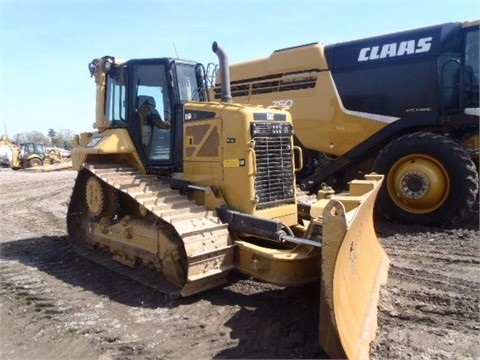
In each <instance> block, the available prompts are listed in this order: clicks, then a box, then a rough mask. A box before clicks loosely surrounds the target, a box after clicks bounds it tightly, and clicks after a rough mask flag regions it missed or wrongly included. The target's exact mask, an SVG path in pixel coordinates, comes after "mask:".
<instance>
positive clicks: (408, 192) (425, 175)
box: [387, 154, 450, 214]
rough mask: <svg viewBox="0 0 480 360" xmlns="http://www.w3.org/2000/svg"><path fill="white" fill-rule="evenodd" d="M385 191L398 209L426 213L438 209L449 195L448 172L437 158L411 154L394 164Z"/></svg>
mask: <svg viewBox="0 0 480 360" xmlns="http://www.w3.org/2000/svg"><path fill="white" fill-rule="evenodd" d="M387 186H388V192H389V195H390V197H391V199H392V200H393V202H394V203H395V204H396V205H397V206H398V207H400V208H401V209H403V210H405V211H408V212H410V213H415V214H425V213H429V212H432V211H434V210H436V209H438V208H439V207H440V206H442V205H443V203H444V202H445V201H446V199H447V197H448V194H449V192H450V181H449V177H448V173H447V171H446V170H445V168H444V167H443V165H442V164H441V163H440V162H438V161H437V160H436V159H434V158H432V157H430V156H427V155H424V154H413V155H409V156H406V157H403V158H401V159H400V160H398V161H397V162H395V163H394V164H393V166H392V168H391V169H390V171H389V174H388V181H387Z"/></svg>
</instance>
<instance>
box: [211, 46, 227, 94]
mask: <svg viewBox="0 0 480 360" xmlns="http://www.w3.org/2000/svg"><path fill="white" fill-rule="evenodd" d="M212 51H213V52H214V53H215V54H216V55H217V56H218V62H219V65H220V71H221V76H222V101H224V102H228V103H230V102H232V92H231V91H230V71H229V67H228V66H229V65H228V58H227V54H226V53H225V51H223V49H222V48H221V47H220V46H218V44H217V42H216V41H214V42H213V44H212Z"/></svg>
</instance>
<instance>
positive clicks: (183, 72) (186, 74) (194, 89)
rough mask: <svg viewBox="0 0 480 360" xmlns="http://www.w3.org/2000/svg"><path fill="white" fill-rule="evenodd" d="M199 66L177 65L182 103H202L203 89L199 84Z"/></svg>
mask: <svg viewBox="0 0 480 360" xmlns="http://www.w3.org/2000/svg"><path fill="white" fill-rule="evenodd" d="M197 68H198V67H197V66H195V65H187V64H177V81H178V91H179V95H180V101H181V102H182V103H185V102H188V101H201V100H202V96H203V94H202V91H203V87H202V86H201V85H199V84H198V82H197Z"/></svg>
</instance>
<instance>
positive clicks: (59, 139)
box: [10, 129, 75, 150]
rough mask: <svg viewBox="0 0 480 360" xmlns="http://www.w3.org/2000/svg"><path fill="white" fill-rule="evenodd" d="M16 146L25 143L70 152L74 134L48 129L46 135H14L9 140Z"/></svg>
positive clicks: (35, 133)
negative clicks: (38, 144)
mask: <svg viewBox="0 0 480 360" xmlns="http://www.w3.org/2000/svg"><path fill="white" fill-rule="evenodd" d="M10 140H11V141H12V142H14V143H15V144H17V145H21V144H25V143H29V142H31V143H40V144H43V145H44V146H47V147H58V148H63V149H67V150H71V149H72V148H73V147H74V146H75V134H74V133H73V132H72V131H71V130H66V129H62V130H58V131H57V130H54V129H49V130H48V135H44V134H42V133H41V132H40V131H28V132H24V133H21V134H16V135H14V136H13V138H12V139H10Z"/></svg>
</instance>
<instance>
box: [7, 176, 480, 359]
mask: <svg viewBox="0 0 480 360" xmlns="http://www.w3.org/2000/svg"><path fill="white" fill-rule="evenodd" d="M75 176H76V173H75V172H73V171H70V170H67V171H60V172H51V173H32V172H26V171H16V172H14V171H11V170H6V169H2V170H0V210H1V212H0V225H1V232H2V236H1V237H0V246H1V247H0V249H1V258H0V285H1V287H0V320H1V324H0V325H1V326H0V340H1V347H0V358H1V359H5V360H6V359H39V360H40V359H99V360H107V359H119V360H120V359H211V358H327V357H326V355H325V353H324V352H323V351H322V349H321V348H320V347H319V346H318V345H317V338H318V329H317V324H318V298H319V296H318V294H319V289H318V284H312V285H309V286H305V287H300V288H288V289H285V288H281V287H276V286H271V285H267V284H263V283H258V282H256V281H253V280H250V279H248V278H246V277H243V276H241V275H233V276H232V278H231V283H230V285H228V286H225V287H223V288H218V289H214V290H211V291H208V292H205V293H203V294H200V295H197V296H193V297H191V298H188V299H181V300H170V299H168V298H166V297H164V296H163V295H161V294H159V293H158V292H156V291H155V290H152V289H151V288H149V287H146V286H144V285H142V284H139V283H137V282H135V281H133V280H130V279H128V278H126V277H124V276H122V275H118V274H116V273H113V272H111V271H110V270H108V269H105V268H103V267H101V266H99V265H97V264H96V263H93V262H91V261H89V260H87V259H85V258H82V257H81V256H79V255H77V254H76V253H74V252H73V251H72V249H71V248H70V246H69V244H68V239H67V233H66V222H65V217H66V211H67V205H68V201H69V196H70V192H71V189H72V186H73V183H74V180H75ZM376 229H377V233H378V236H379V238H380V240H381V242H382V244H383V246H384V247H385V249H386V251H387V253H388V255H389V257H390V261H391V267H390V274H389V279H388V282H387V284H386V285H385V286H384V287H383V288H382V291H381V296H380V306H379V309H380V311H379V327H378V332H377V339H376V340H375V342H374V343H372V346H371V357H372V358H373V359H479V358H480V336H479V334H480V311H479V299H480V267H479V262H480V259H479V240H480V231H479V213H478V207H477V208H475V209H474V210H473V211H472V212H471V214H470V216H469V218H468V219H467V221H466V222H465V223H464V224H462V226H457V227H455V228H447V229H439V228H427V227H421V226H402V225H394V224H390V223H387V222H384V221H380V220H376Z"/></svg>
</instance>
